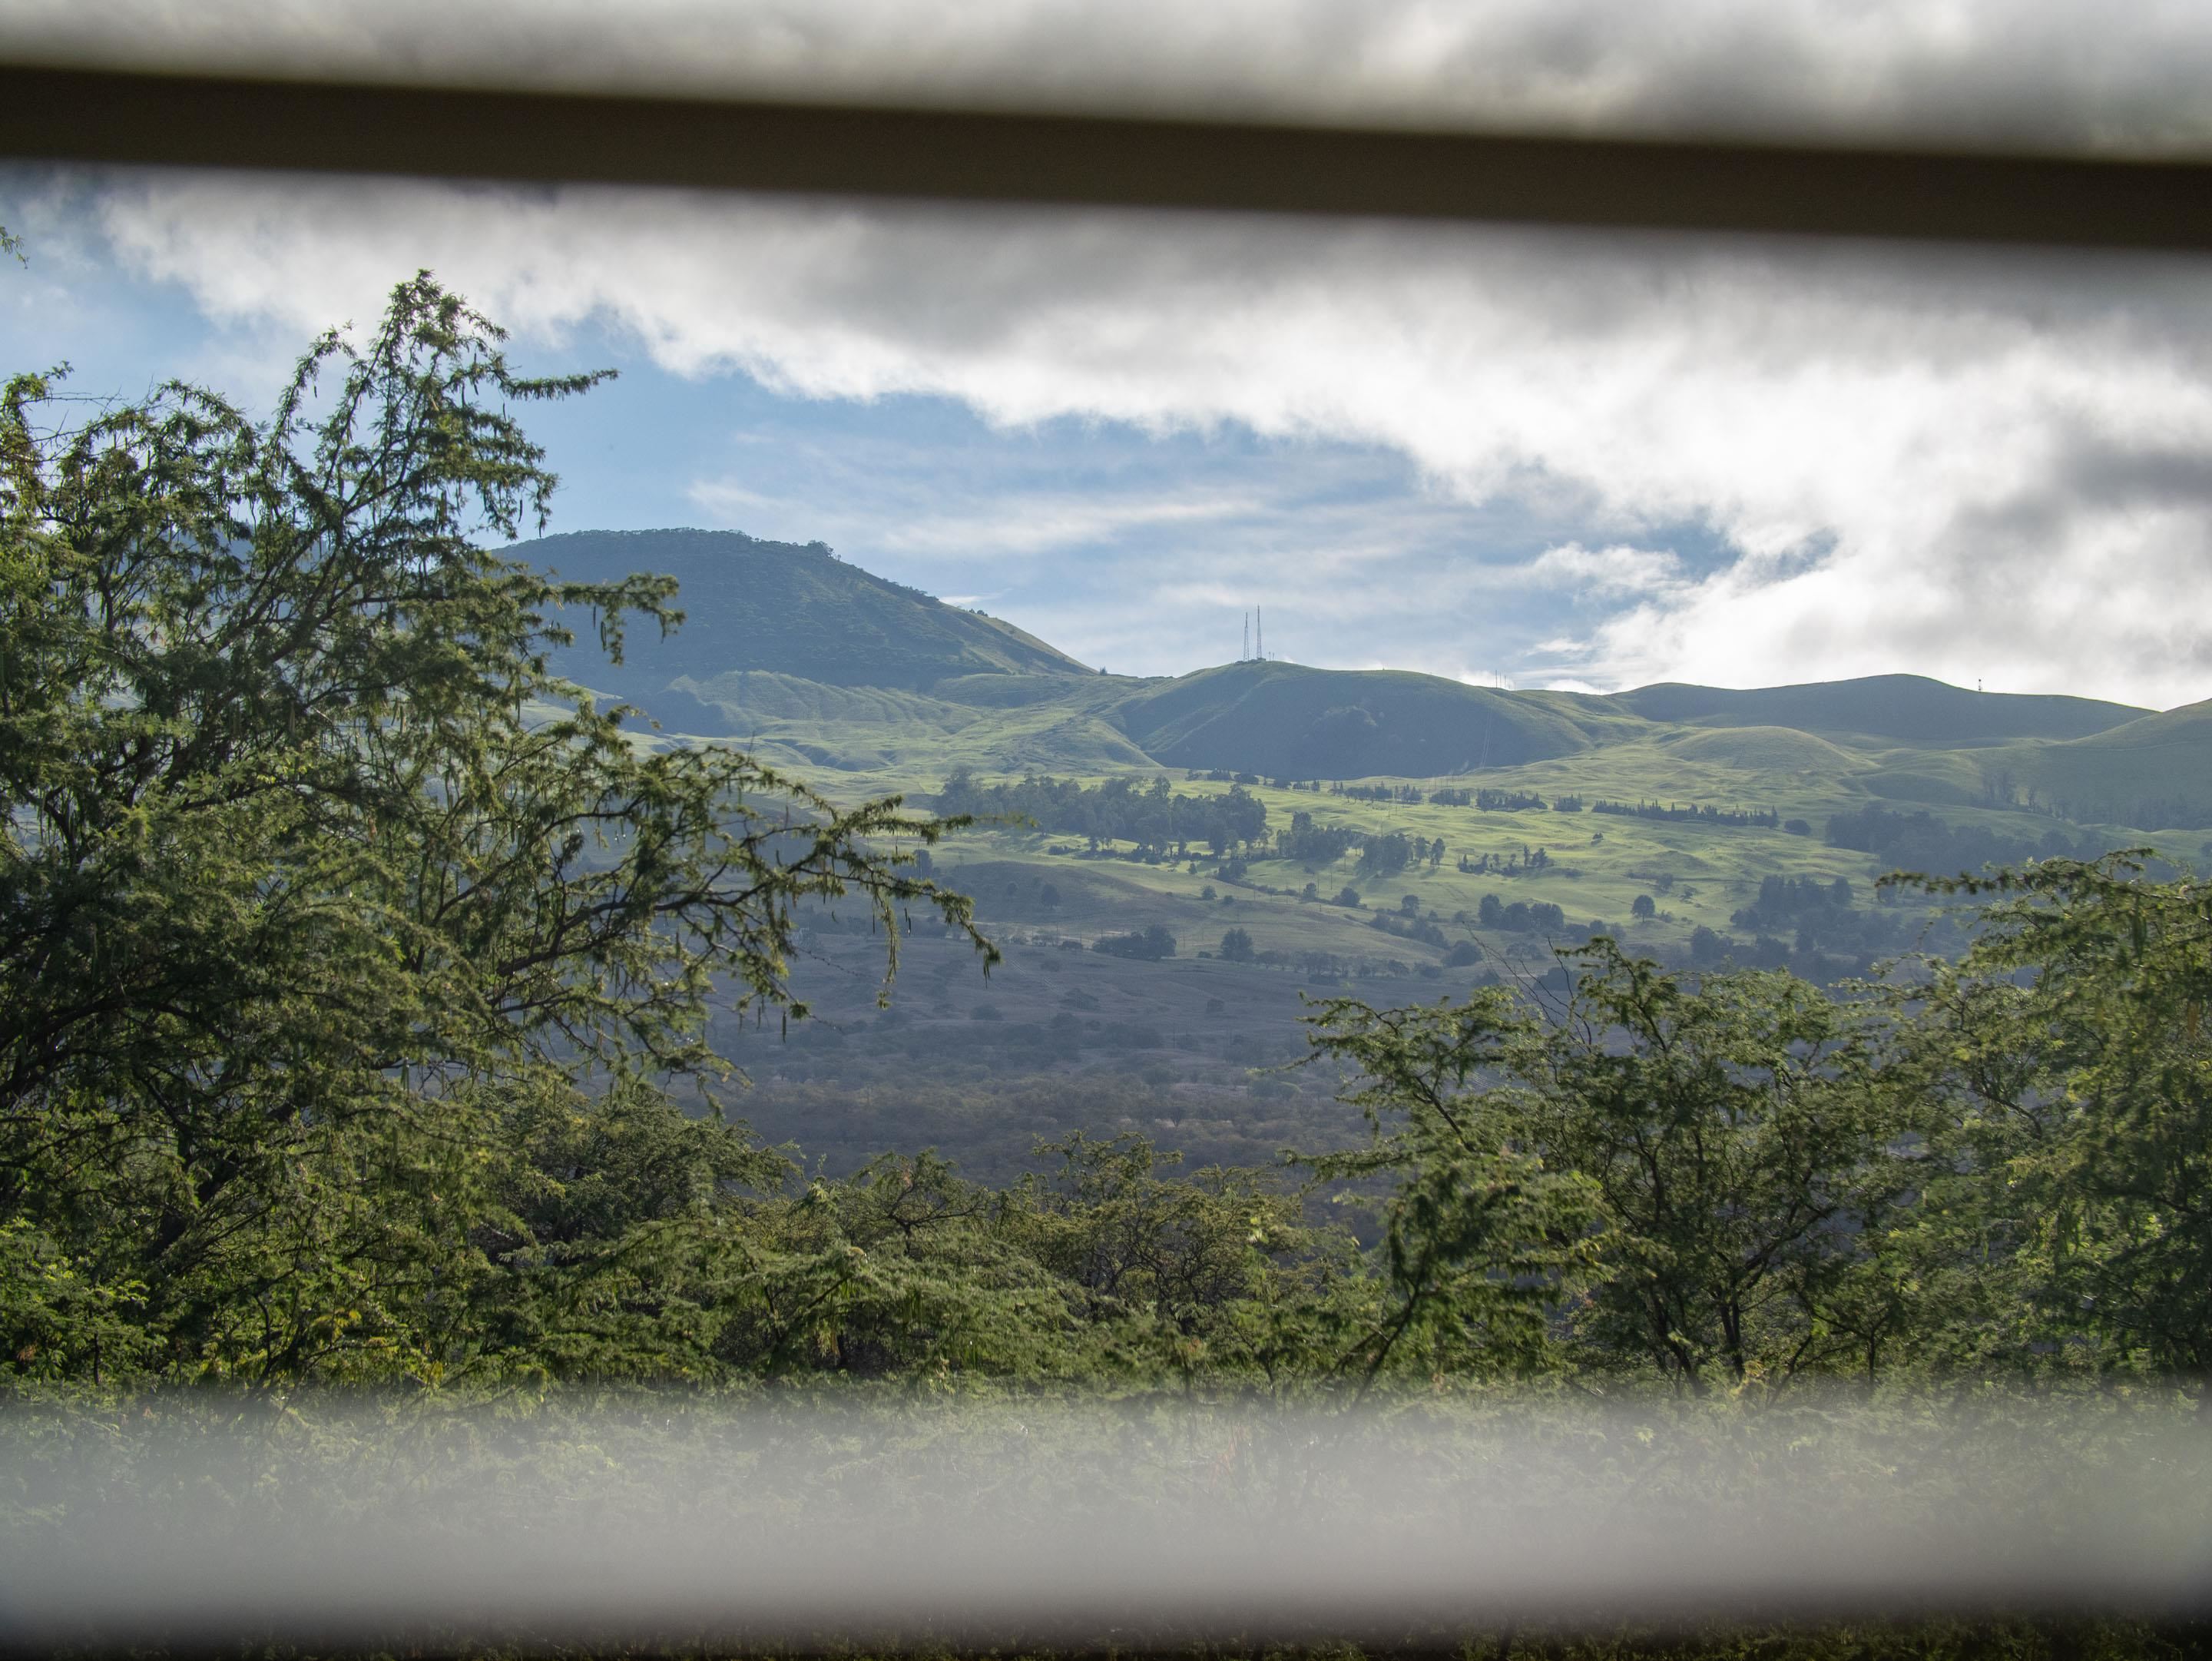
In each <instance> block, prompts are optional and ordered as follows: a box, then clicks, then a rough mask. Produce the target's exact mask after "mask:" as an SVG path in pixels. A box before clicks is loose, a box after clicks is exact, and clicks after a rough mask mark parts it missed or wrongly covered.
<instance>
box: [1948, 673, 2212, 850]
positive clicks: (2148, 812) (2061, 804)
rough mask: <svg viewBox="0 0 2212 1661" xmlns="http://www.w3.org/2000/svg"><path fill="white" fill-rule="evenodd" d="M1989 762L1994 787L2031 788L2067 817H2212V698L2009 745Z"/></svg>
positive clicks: (2191, 821) (2127, 820)
mask: <svg viewBox="0 0 2212 1661" xmlns="http://www.w3.org/2000/svg"><path fill="white" fill-rule="evenodd" d="M1984 764H1985V767H1986V769H1987V771H1988V773H1989V775H1990V779H1991V782H1992V783H1993V784H1995V785H1996V787H1997V788H2001V789H2003V790H2005V791H2008V792H2009V793H2010V794H2013V795H2015V796H2020V797H2023V798H2024V797H2025V796H2026V795H2027V794H2028V793H2030V792H2033V794H2034V797H2035V800H2037V801H2039V803H2042V804H2045V805H2047V806H2050V807H2051V808H2052V809H2053V810H2054V811H2056V812H2059V813H2062V814H2063V815H2065V816H2066V817H2068V818H2083V819H2097V820H2109V821H2114V822H2118V823H2122V824H2140V825H2144V826H2148V827H2151V828H2154V829H2156V828H2162V827H2170V826H2179V825H2208V824H2212V702H2207V703H2191V704H2185V705H2184V706H2182V707H2181V708H2180V709H2169V710H2167V711H2166V713H2165V714H2163V715H2145V716H2143V717H2142V719H2140V720H2137V721H2129V722H2128V723H2127V724H2126V725H2125V726H2122V727H2112V729H2111V730H2109V731H2107V732H2103V733H2097V734H2096V735H2095V736H2093V737H2091V738H2084V739H2074V740H2072V741H2071V742H2069V743H2064V744H2045V745H2020V746H2008V748H2006V749H2005V750H2003V751H1999V752H1997V753H1996V754H1994V755H1991V756H1990V757H1986V758H1985V763H1984Z"/></svg>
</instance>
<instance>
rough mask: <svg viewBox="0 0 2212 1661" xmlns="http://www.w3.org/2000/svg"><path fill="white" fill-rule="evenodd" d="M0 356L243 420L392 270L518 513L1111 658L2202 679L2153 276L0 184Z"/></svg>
mask: <svg viewBox="0 0 2212 1661" xmlns="http://www.w3.org/2000/svg"><path fill="white" fill-rule="evenodd" d="M0 222H4V223H7V224H9V225H10V226H12V227H14V228H16V229H17V230H18V231H19V232H21V234H23V235H24V236H25V237H26V239H27V243H28V246H29V249H30V252H31V256H32V263H31V265H30V267H29V268H28V269H27V270H26V271H9V272H0V350H4V353H5V356H6V359H7V362H9V364H10V365H13V366H21V367H32V366H38V365H43V364H46V363H50V362H55V361H57V360H62V359H66V360H68V361H70V362H71V363H72V364H73V365H74V366H75V374H74V375H73V378H72V381H71V386H72V387H73V389H74V390H75V391H76V392H77V393H80V394H85V395H94V396H103V397H105V396H123V397H128V396H132V395H135V394H137V393H139V392H143V391H144V390H145V389H146V388H147V387H148V386H150V385H151V384H152V383H153V382H155V380H159V379H160V378H161V377H162V376H163V375H167V374H181V375H184V376H187V377H189V378H192V379H196V380H202V381H205V382H210V383H211V384H214V385H216V386H219V387H221V388H222V389H223V390H225V391H226V392H229V393H231V394H232V395H233V396H234V397H236V398H238V399H240V401H242V402H243V403H245V404H246V405H248V406H249V407H255V408H261V407H265V406H266V405H267V403H268V401H269V399H270V397H271V395H272V394H273V392H274V391H275V389H276V386H278V385H279V384H280V382H281V380H282V378H283V374H284V371H285V369H286V368H287V367H288V365H289V362H290V361H291V359H292V358H293V356H295V355H296V353H297V352H298V351H299V350H300V349H301V346H302V344H304V343H305V342H306V341H307V339H308V338H310V337H311V336H312V335H313V332H315V331H316V330H318V329H319V328H321V327H324V326H330V325H332V324H337V323H345V322H352V323H356V324H360V323H363V322H366V321H368V319H372V318H373V317H374V314H375V313H376V311H377V309H378V307H379V304H380V296H381V295H382V294H383V293H384V291H385V290H386V289H387V288H388V287H389V285H390V284H391V283H392V282H393V281H395V280H396V279H398V277H402V276H404V275H406V274H408V273H410V272H411V271H414V270H416V268H417V267H419V266H425V265H427V266H428V267H430V268H432V269H434V270H435V271H437V272H438V273H439V274H440V275H441V277H443V278H444V279H445V280H447V282H448V283H450V284H451V285H452V286H453V287H455V288H456V289H459V291H461V292H462V293H464V294H465V295H468V296H469V297H470V298H471V300H473V301H477V303H478V304H480V305H481V306H482V307H483V308H484V309H485V310H487V311H488V312H489V313H490V314H491V315H493V316H494V317H495V318H497V319H500V320H501V321H502V322H504V323H506V324H507V325H508V326H510V327H512V328H513V331H514V336H515V338H514V343H513V356H514V357H515V359H516V361H517V362H518V363H519V364H520V366H522V367H523V368H527V369H535V370H544V371H549V372H550V371H557V370H562V369H568V368H586V367H600V366H612V367H614V368H617V369H618V370H619V371H620V378H619V379H618V380H617V381H616V382H615V383H614V384H612V385H611V386H605V387H603V388H601V389H599V391H596V392H592V394H590V395H588V396H587V397H586V398H585V399H581V400H579V401H578V402H576V403H574V404H573V405H567V406H562V407H556V408H554V409H551V410H549V411H543V412H540V413H538V415H536V416H535V417H534V423H535V429H536V430H537V431H538V433H539V434H540V435H542V437H543V438H544V441H545V442H546V443H547V445H548V446H549V447H550V451H551V454H552V459H553V461H554V465H556V468H557V469H558V471H559V472H561V473H562V477H563V478H564V480H565V488H564V490H563V491H562V495H561V496H560V498H559V501H558V502H557V504H556V521H555V525H554V527H553V528H555V529H585V528H592V527H599V526H609V527H620V528H641V527H648V526H663V525H699V526H718V527H728V528H732V529H738V530H744V531H746V532H751V533H753V534H755V535H758V536H763V537H770V538H784V539H790V540H795V541H801V542H804V541H811V540H814V539H817V538H818V539H820V540H823V541H825V542H828V543H829V544H830V545H832V546H834V547H836V549H838V551H840V552H841V553H842V555H844V557H847V558H848V559H850V560H852V561H853V562H854V563H857V564H860V565H861V566H864V567H866V569H872V570H875V571H878V572H881V573H883V574H884V575H888V576H891V577H895V578H896V579H898V580H900V581H905V582H908V583H911V584H914V585H915V586H917V587H922V588H924V589H927V590H928V591H929V592H932V593H937V594H939V595H941V596H944V597H945V598H947V599H953V600H956V601H958V602H960V603H963V604H969V605H977V606H980V607H981V608H983V609H986V610H988V611H992V612H993V613H994V614H996V615H999V616H1001V617H1005V618H1008V619H1010V620H1012V621H1013V622H1015V623H1017V624H1020V625H1021V626H1022V627H1024V628H1026V629H1028V630H1031V631H1032V632H1034V633H1036V634H1038V635H1040V636H1043V637H1044V638H1046V639H1048V640H1049V641H1051V642H1054V643H1055V644H1057V645H1059V646H1060V647H1061V648H1064V649H1066V650H1067V651H1069V652H1071V653H1073V654H1075V655H1076V656H1078V657H1079V658H1081V659H1083V660H1085V661H1087V662H1091V663H1092V664H1095V665H1099V666H1104V667H1107V668H1109V669H1112V670H1115V671H1116V672H1127V673H1144V674H1172V673H1178V672H1183V671H1186V670H1188V669H1192V668H1195V667H1199V666H1203V665H1206V664H1210V663H1216V662H1219V661H1222V660H1225V659H1227V658H1229V657H1231V656H1233V655H1234V654H1235V653H1236V652H1237V649H1238V647H1239V642H1240V631H1241V619H1242V617H1243V612H1244V611H1245V610H1246V609H1247V608H1248V607H1252V606H1259V607H1262V608H1264V609H1265V611H1266V615H1267V643H1268V646H1269V648H1270V650H1271V651H1273V652H1275V653H1278V654H1282V655H1286V656H1289V657H1291V658H1293V659H1295V660H1299V661H1303V662H1307V663H1313V664H1318V665H1323V666H1339V667H1370V666H1390V667H1399V668H1408V669H1419V670H1424V671H1427V672H1434V673H1437V674H1443V675H1449V676H1456V677H1462V678H1468V679H1474V680H1483V681H1502V682H1505V683H1509V684H1517V685H1522V686H1544V685H1559V686H1572V687H1589V688H1596V689H1601V690H1609V689H1612V688H1616V687H1621V686H1630V685H1637V684H1646V683H1648V682H1650V681H1654V680H1660V679H1688V680H1699V681H1704V682H1707V683H1711V684H1728V685H1759V684H1776V683H1779V682H1785V681H1795V680H1806V679H1818V678H1837V677H1841V676H1845V675H1853V674H1866V673H1876V672H1897V671H1904V672H1921V673H1928V674H1934V675H1937V676H1940V677H1942V678H1947V679H1950V680H1953V681H1954V682H1958V683H1960V684H1974V683H1975V682H1976V681H1977V680H1981V681H1984V682H1985V684H1988V685H1989V686H1990V688H1991V689H1992V690H2007V691H2072V692H2079V693H2084V694H2090V695H2094V696H2100V697H2118V698H2123V699H2126V700H2128V701H2130V702H2136V703H2145V704H2149V705H2154V706H2156V707H2160V708H2164V707H2169V706H2171V705H2174V704H2179V703H2186V702H2193V701H2195V700H2197V699H2199V698H2203V697H2207V696H2212V460H2208V458H2212V280H2208V278H2207V276H2206V274H2205V271H2204V269H2203V267H2202V266H2201V265H2197V264H2195V263H2191V262H2177V261H2159V260H2145V259H2136V260H2132V261H2130V260H2113V259H2103V260H2099V259H2029V258H2023V257H2020V256H1997V255H1970V254H1962V253H1957V252H1930V251H1918V252H1899V251H1896V250H1887V249H1880V248H1855V247H1848V246H1844V247H1837V246H1816V245H1811V244H1803V245H1795V246H1792V245H1786V244H1762V243H1756V242H1729V241H1724V240H1692V239H1668V238H1661V237H1646V238H1642V239H1629V238H1603V237H1594V236H1588V235H1583V236H1577V235H1571V234H1534V233H1522V232H1508V231H1481V230H1467V231H1440V230H1435V229H1413V228H1393V227H1388V226H1376V225H1368V224H1344V225H1305V224H1290V223H1285V222H1270V221H1266V220H1257V219H1255V220H1238V219H1234V218H1206V217H1196V216H1144V215H1076V214H1055V213H1046V212H1012V211H997V212H979V211H972V210H969V211H952V210H930V209H925V208H906V209H887V208H878V207H872V206H869V205H866V204H849V203H811V202H805V201H762V200H757V199H749V198H707V197H696V196H686V195H680V194H675V193H666V194H656V193H653V192H605V191H591V190H571V191H545V190H533V191H518V190H505V189H498V188H494V187H489V186H477V187H452V186H431V185H418V184H412V183H393V182H389V181H327V180H316V179H253V178H240V177H230V176H222V175H202V174H192V173H173V174H172V173H38V172H18V173H14V174H0Z"/></svg>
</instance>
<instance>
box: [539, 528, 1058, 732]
mask: <svg viewBox="0 0 2212 1661" xmlns="http://www.w3.org/2000/svg"><path fill="white" fill-rule="evenodd" d="M510 557H517V558H520V559H522V560H525V561H526V562H527V563H531V564H532V565H536V566H538V567H540V568H542V569H550V570H553V571H556V572H558V573H559V574H560V575H562V576H564V577H568V578H572V579H575V580H579V581H586V582H610V581H616V580H617V579H618V578H621V577H624V576H628V575H630V574H631V573H633V572H637V571H649V572H653V573H657V574H661V575H669V576H672V577H674V578H675V579H676V580H677V581H678V584H679V585H680V587H679V589H678V596H677V604H678V605H679V606H681V607H682V608H683V610H684V613H685V620H684V626H683V627H682V628H680V629H679V630H677V631H676V632H675V633H674V634H673V635H671V636H668V637H667V638H666V639H665V640H664V639H661V638H659V636H658V635H657V633H656V631H655V630H653V629H651V628H650V627H647V628H646V629H643V630H635V629H634V630H631V633H630V638H629V644H628V647H627V649H626V651H625V654H624V656H625V661H624V663H623V665H622V666H621V667H619V668H616V667H612V666H610V665H608V663H607V661H606V660H605V657H604V656H603V655H602V654H600V653H599V650H598V648H597V645H596V643H595V641H594V640H593V638H592V636H591V634H590V631H589V629H588V626H587V625H582V620H580V619H579V620H575V621H574V623H572V626H574V627H575V628H576V634H577V636H578V639H579V642H580V644H579V646H578V647H577V648H574V649H573V650H572V651H570V652H568V653H566V654H562V657H561V658H560V660H558V662H557V664H556V666H557V667H559V668H560V669H561V671H562V672H563V673H565V674H567V675H568V676H569V677H570V678H573V679H575V680H578V681H580V682H581V683H582V684H585V685H586V686H590V687H592V688H595V689H596V690H598V691H602V692H608V693H612V694H615V695H617V696H618V697H624V698H628V699H630V700H632V701H633V702H635V703H640V704H641V705H642V706H643V707H645V708H646V709H648V710H649V711H651V712H652V713H653V714H654V715H659V716H660V717H661V718H662V719H664V720H666V719H668V717H669V716H670V715H675V716H678V717H679V719H678V721H676V722H675V723H674V724H677V725H680V726H682V727H685V728H687V729H690V730H706V731H721V730H727V729H726V728H724V727H705V728H703V729H702V728H700V727H698V721H699V720H700V719H701V711H700V710H699V709H697V708H696V707H694V704H693V703H692V701H691V700H693V699H696V700H697V701H698V702H699V703H704V704H706V705H708V706H709V707H711V706H712V705H713V704H714V703H716V702H717V701H718V700H717V698H716V696H715V694H716V692H717V691H727V690H729V687H728V683H727V682H726V681H724V680H723V679H722V678H723V677H726V676H729V675H732V674H736V673H742V672H746V671H756V670H757V671H765V672H769V673H771V674H775V675H784V676H790V677H793V678H798V679H800V680H806V681H813V682H817V683H819V684H823V685H829V686H882V687H896V688H899V689H902V690H904V691H927V690H928V689H929V688H930V687H932V686H933V685H935V684H937V683H938V682H939V681H942V680H945V679H948V678H953V677H956V676H970V675H1000V676H1005V675H1021V676H1036V675H1042V676H1063V675H1091V674H1093V672H1092V671H1091V670H1090V669H1088V668H1086V667H1085V666H1084V665H1082V664H1080V663H1078V662H1077V661H1076V660H1074V659H1073V658H1071V657H1069V656H1068V655H1067V654H1066V653H1064V652H1060V651H1057V650H1055V649H1054V648H1052V647H1050V646H1048V645H1046V644H1045V642H1042V641H1041V640H1038V639H1036V637H1035V636H1030V635H1026V634H1024V633H1023V632H1022V631H1021V630H1018V629H1017V628H1015V627H1014V626H1013V625H1012V624H1009V623H1002V622H1000V620H999V619H998V618H988V617H985V616H983V615H982V614H981V613H980V612H976V611H962V610H961V609H960V608H959V607H957V606H955V605H946V604H945V602H944V601H942V600H939V599H933V598H931V597H930V596H929V595H927V594H925V593H922V592H921V590H919V589H916V588H908V587H904V586H903V585H902V584H899V583H896V582H893V581H890V580H889V579H887V578H884V577H879V576H876V575H873V574H872V573H870V572H867V571H864V570H862V569H860V567H858V566H857V565H848V564H847V563H845V562H844V561H842V560H841V559H839V558H838V557H836V555H835V554H833V553H831V552H830V551H829V549H828V548H827V547H826V546H824V545H823V544H821V543H818V542H810V543H807V544H805V545H803V546H802V545H799V544H797V543H790V542H763V541H760V540H757V538H752V537H749V536H744V535H740V534H739V533H738V532H734V531H579V532H572V533H570V534H568V535H566V536H552V537H543V538H538V540H537V541H534V542H528V543H525V544H523V545H520V547H519V548H516V549H514V550H512V551H511V554H510ZM579 625H582V626H579ZM671 689H673V690H674V692H675V694H676V696H674V697H673V698H671V697H670V696H669V695H670V693H671ZM686 694H688V695H690V697H686V696H684V695H686ZM683 717H689V718H688V719H683Z"/></svg>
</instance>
